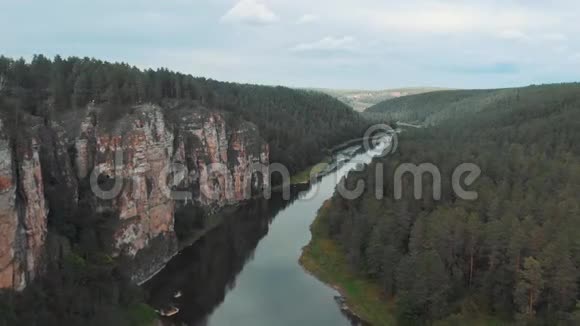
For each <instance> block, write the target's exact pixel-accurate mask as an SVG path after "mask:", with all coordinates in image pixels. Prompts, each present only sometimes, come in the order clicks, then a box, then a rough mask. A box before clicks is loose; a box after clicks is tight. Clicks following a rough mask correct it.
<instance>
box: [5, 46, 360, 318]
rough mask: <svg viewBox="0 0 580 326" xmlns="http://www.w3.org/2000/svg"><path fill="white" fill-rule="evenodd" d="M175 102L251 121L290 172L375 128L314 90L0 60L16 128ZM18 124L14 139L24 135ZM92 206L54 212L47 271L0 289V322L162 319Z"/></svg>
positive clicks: (111, 66) (108, 66) (92, 64)
mask: <svg viewBox="0 0 580 326" xmlns="http://www.w3.org/2000/svg"><path fill="white" fill-rule="evenodd" d="M175 101H184V102H187V103H193V105H199V106H201V107H205V108H208V109H211V110H219V111H224V112H226V113H227V115H228V116H233V117H234V118H242V119H245V120H248V121H250V122H253V123H254V124H256V125H257V126H258V128H259V130H260V134H261V136H262V137H263V138H264V139H265V140H266V141H267V142H268V143H269V145H270V159H271V161H272V162H280V163H283V164H285V165H286V166H287V167H288V168H289V169H290V171H291V172H297V171H300V170H302V169H305V168H306V167H308V166H310V165H313V164H315V163H317V162H318V161H320V160H322V159H323V158H324V157H325V156H326V155H327V153H326V150H327V149H329V148H332V147H334V146H335V145H337V144H339V143H341V142H343V141H347V140H349V139H352V138H357V137H360V136H361V135H362V134H363V132H364V129H365V127H366V126H367V125H368V122H366V120H364V119H363V118H362V117H361V116H360V114H358V113H356V112H354V111H353V110H352V109H351V108H349V107H348V106H346V105H344V104H343V103H341V102H339V101H338V100H335V99H333V98H331V97H330V96H328V95H324V94H321V93H317V92H313V91H299V90H293V89H290V88H284V87H269V86H258V85H247V84H235V83H226V82H218V81H215V80H210V79H205V78H197V77H192V76H190V75H184V74H181V73H177V72H172V71H169V70H167V69H157V70H152V69H147V70H140V69H138V68H136V67H132V66H129V65H128V64H124V63H108V62H104V61H101V60H96V59H90V58H77V57H70V58H61V57H60V56H56V57H55V58H54V59H48V58H46V57H45V56H43V55H35V56H34V57H33V59H32V60H31V61H30V62H27V61H26V60H24V59H18V60H13V59H9V58H6V57H0V115H2V117H3V118H5V119H15V120H8V121H10V122H9V123H7V124H5V126H7V128H12V129H18V127H17V126H19V124H17V123H11V122H18V121H20V119H28V118H29V117H30V116H35V117H41V118H43V119H44V121H45V123H51V122H59V121H61V118H62V116H63V115H66V114H67V113H70V112H71V111H73V110H81V109H83V108H84V107H86V106H87V105H94V106H99V107H102V109H103V110H102V114H104V115H105V118H107V119H120V118H122V117H123V116H124V115H126V114H129V112H130V109H131V107H132V106H133V105H136V104H140V103H156V104H159V105H161V106H162V107H164V105H166V104H167V103H168V102H172V103H174V102H175ZM22 125H25V124H22ZM15 131H16V132H14V133H11V135H12V137H16V138H18V137H25V133H20V132H19V130H15ZM16 140H18V139H16ZM89 203H90V200H83V198H80V201H79V206H80V208H79V209H78V211H76V212H74V213H71V212H51V214H50V215H49V221H48V224H49V233H48V242H47V243H48V244H47V248H46V255H47V257H48V259H47V266H46V272H45V273H44V277H42V278H38V279H37V280H36V281H35V282H34V283H33V284H30V285H29V286H28V287H27V288H26V290H25V291H23V292H22V293H15V292H10V291H0V326H5V325H6V326H14V325H27V326H29V325H43V326H44V325H95V326H96V325H135V326H137V325H147V324H150V323H151V322H153V321H154V320H155V319H156V318H157V313H155V312H154V311H153V310H152V309H151V308H150V307H149V306H147V305H146V304H145V302H146V301H147V295H146V294H145V293H144V292H143V291H142V290H141V289H140V288H139V287H137V286H136V285H134V284H132V283H131V282H130V275H127V270H126V269H125V268H124V265H125V262H124V261H122V259H123V258H121V259H112V258H111V257H110V256H109V255H108V254H107V251H106V248H103V247H102V244H100V243H99V241H98V237H97V236H96V234H97V233H98V232H100V230H101V229H102V228H103V223H104V221H103V217H101V216H98V214H96V213H95V212H94V209H93V207H91V206H90V204H89ZM69 214H73V216H68V215H69ZM62 220H66V221H68V222H67V223H60V222H59V221H62ZM176 224H177V228H181V229H178V230H177V233H178V234H179V235H183V233H185V232H187V231H189V229H187V228H186V227H184V226H183V225H182V224H183V223H181V220H179V217H178V220H177V221H176Z"/></svg>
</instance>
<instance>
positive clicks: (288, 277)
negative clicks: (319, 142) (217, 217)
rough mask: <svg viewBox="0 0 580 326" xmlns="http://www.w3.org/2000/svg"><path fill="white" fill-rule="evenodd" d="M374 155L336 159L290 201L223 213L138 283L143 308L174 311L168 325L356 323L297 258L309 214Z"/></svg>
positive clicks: (261, 202)
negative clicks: (145, 295)
mask: <svg viewBox="0 0 580 326" xmlns="http://www.w3.org/2000/svg"><path fill="white" fill-rule="evenodd" d="M380 152H381V150H380V148H378V149H377V153H373V151H369V152H367V153H362V154H358V155H356V156H355V157H354V158H353V159H352V160H335V164H334V165H331V166H332V169H331V170H330V169H329V171H327V172H328V173H329V174H328V175H326V176H324V177H323V178H321V179H320V180H319V182H318V183H317V184H316V185H315V186H313V187H309V186H302V187H301V188H294V189H293V191H292V200H290V201H284V200H282V199H281V198H280V197H281V196H280V194H278V196H276V194H273V195H274V196H273V198H272V199H270V200H268V201H266V200H256V201H252V202H249V203H247V204H246V205H244V206H242V207H240V208H239V209H237V210H236V211H235V212H233V213H230V214H228V215H227V216H225V218H224V223H223V224H221V225H220V226H218V227H217V228H216V229H214V230H213V231H211V232H209V233H208V234H207V235H205V236H204V237H202V238H201V239H200V240H198V241H197V242H196V243H195V244H194V245H193V246H191V247H188V248H187V249H185V250H184V251H182V252H181V253H180V254H179V255H178V256H177V257H175V258H174V259H173V260H172V261H171V262H170V263H169V264H168V265H167V267H166V268H165V269H164V270H163V271H162V272H161V273H159V274H158V275H157V276H156V277H154V278H153V279H152V280H151V281H149V282H148V283H147V284H145V286H144V287H145V289H146V290H147V291H148V292H149V294H150V298H151V299H150V304H151V305H152V306H153V307H156V308H157V309H163V308H168V307H172V306H174V307H177V308H179V309H180V311H179V313H177V314H176V315H174V316H172V317H171V318H166V319H165V320H164V321H165V322H167V323H169V324H172V325H209V324H211V325H217V326H223V325H248V326H250V325H251V326H272V325H289V326H290V325H292V326H294V325H301V326H305V325H313V326H314V325H333V326H347V325H351V324H358V323H359V322H358V321H349V319H348V316H345V315H343V313H342V312H341V310H340V308H339V306H338V305H337V304H336V302H335V301H334V297H335V296H336V295H338V293H337V292H336V291H335V290H334V289H332V288H330V287H328V286H326V285H324V284H322V283H321V282H319V281H318V280H316V279H315V278H314V277H312V276H311V275H309V274H307V273H305V272H304V271H303V270H302V268H301V266H299V264H298V257H299V256H300V252H301V248H302V246H304V245H306V244H307V243H308V241H309V239H310V233H309V232H308V228H309V226H310V224H311V223H312V221H313V219H314V217H315V216H316V212H317V211H318V209H319V208H320V207H321V206H322V204H323V202H324V201H325V200H326V199H328V198H330V197H331V196H332V193H333V192H334V191H335V186H336V184H337V182H338V181H339V180H340V179H341V178H342V177H343V176H345V175H346V174H347V173H348V171H352V170H353V169H356V168H357V165H358V164H360V163H368V162H369V161H370V160H371V157H372V156H374V155H376V154H378V153H380ZM356 153H357V151H356V150H353V152H352V154H351V155H355V154H356ZM299 197H304V198H307V199H304V200H296V199H298V198H299ZM274 217H275V219H274ZM266 234H268V236H267V237H265V236H266ZM254 253H255V254H256V257H255V259H254ZM250 262H251V263H250ZM236 282H237V284H236Z"/></svg>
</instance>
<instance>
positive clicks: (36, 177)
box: [0, 105, 269, 290]
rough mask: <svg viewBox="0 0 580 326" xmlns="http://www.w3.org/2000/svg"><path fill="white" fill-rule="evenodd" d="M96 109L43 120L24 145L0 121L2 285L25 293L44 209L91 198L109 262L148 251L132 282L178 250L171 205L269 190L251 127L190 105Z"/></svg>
mask: <svg viewBox="0 0 580 326" xmlns="http://www.w3.org/2000/svg"><path fill="white" fill-rule="evenodd" d="M99 111H100V110H99V108H96V107H90V108H88V109H87V110H86V114H84V115H83V116H82V117H80V118H73V119H68V120H67V122H66V123H63V126H60V125H57V124H55V123H42V124H41V125H40V126H37V127H35V128H34V132H32V133H31V134H33V135H34V136H31V137H29V138H28V139H27V141H25V142H22V144H14V143H13V141H12V140H11V138H10V137H8V134H7V133H6V132H5V128H3V126H2V125H0V159H1V162H0V227H1V228H0V288H13V289H17V290H19V289H22V288H24V286H25V285H26V283H27V282H28V281H29V280H31V279H33V278H34V276H35V275H36V274H37V273H38V272H39V271H40V270H39V266H41V265H42V264H41V263H40V261H41V260H42V254H43V246H44V242H45V239H46V234H47V223H48V222H47V217H48V219H50V216H49V214H48V212H49V209H48V208H50V210H51V211H52V213H56V212H59V213H63V214H67V213H70V212H74V211H75V209H76V207H77V205H78V204H79V201H80V200H81V198H82V199H83V200H85V201H87V200H88V201H90V202H91V205H90V207H93V208H94V214H99V215H100V216H105V217H106V218H107V219H109V220H110V221H111V222H112V224H113V225H114V227H113V232H112V234H111V235H110V236H111V239H110V243H111V248H110V250H111V255H112V256H114V257H116V256H120V255H123V256H126V257H129V258H131V257H136V256H137V255H138V254H139V253H143V252H147V253H155V256H156V257H151V259H150V261H151V263H150V264H148V266H146V267H144V268H145V270H138V269H137V270H136V271H135V274H136V275H137V276H136V277H135V281H136V282H139V281H142V280H143V279H145V278H147V277H148V276H150V275H149V274H151V273H152V272H154V271H155V270H158V269H159V268H160V267H161V266H162V265H163V264H164V263H165V261H167V260H168V259H169V258H171V256H172V255H173V254H174V253H175V252H176V250H177V245H176V243H177V240H176V236H175V232H174V213H175V211H176V209H178V208H180V207H184V206H186V205H191V204H195V205H198V206H202V207H204V208H206V209H208V210H210V211H216V210H218V209H220V208H221V207H223V206H226V205H231V204H235V203H237V202H240V201H243V200H245V199H249V198H250V196H251V195H252V194H253V192H255V191H257V190H260V189H262V188H263V187H266V186H268V178H267V177H264V176H263V174H261V173H256V172H255V171H254V170H255V169H256V167H255V165H258V166H266V165H267V163H268V160H269V153H268V146H267V144H266V143H265V142H264V141H263V140H262V139H261V138H260V136H259V132H258V130H257V128H256V127H255V126H254V125H252V124H251V123H248V122H245V121H240V120H236V119H234V118H233V117H231V116H228V115H227V114H225V113H220V112H216V111H210V110H208V109H205V108H200V107H195V108H194V107H192V106H187V105H182V106H181V107H176V108H165V109H162V108H161V107H159V106H154V105H142V106H138V107H134V108H132V109H131V111H130V112H129V113H127V114H126V115H125V116H123V117H121V118H119V119H115V120H114V121H107V119H104V118H102V115H101V114H100V113H99ZM64 126H66V129H67V131H66V132H65V128H63V127H64ZM260 172H266V171H265V170H262V171H260ZM78 218H82V216H79V217H78ZM152 247H153V248H152ZM155 247H159V248H161V249H160V250H155Z"/></svg>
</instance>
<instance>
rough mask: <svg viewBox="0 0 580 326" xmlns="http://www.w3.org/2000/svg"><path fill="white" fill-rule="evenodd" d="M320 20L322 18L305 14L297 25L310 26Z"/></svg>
mask: <svg viewBox="0 0 580 326" xmlns="http://www.w3.org/2000/svg"><path fill="white" fill-rule="evenodd" d="M319 19H320V17H318V16H316V15H312V14H305V15H303V16H302V17H300V18H299V19H298V21H297V22H296V23H297V24H310V23H314V22H317V21H318V20H319Z"/></svg>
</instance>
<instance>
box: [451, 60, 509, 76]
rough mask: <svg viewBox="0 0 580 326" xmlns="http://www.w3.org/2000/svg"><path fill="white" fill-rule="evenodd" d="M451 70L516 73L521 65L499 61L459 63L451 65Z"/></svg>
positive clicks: (477, 73) (481, 72) (479, 72)
mask: <svg viewBox="0 0 580 326" xmlns="http://www.w3.org/2000/svg"><path fill="white" fill-rule="evenodd" d="M449 70H450V71H451V72H454V73H460V74H473V75H480V74H499V75H503V74H515V73H518V72H519V67H518V66H517V65H516V64H514V63H509V62H498V63H492V64H480V65H469V66H465V65H463V66H462V65H459V66H451V67H450V69H449Z"/></svg>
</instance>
